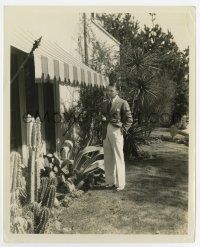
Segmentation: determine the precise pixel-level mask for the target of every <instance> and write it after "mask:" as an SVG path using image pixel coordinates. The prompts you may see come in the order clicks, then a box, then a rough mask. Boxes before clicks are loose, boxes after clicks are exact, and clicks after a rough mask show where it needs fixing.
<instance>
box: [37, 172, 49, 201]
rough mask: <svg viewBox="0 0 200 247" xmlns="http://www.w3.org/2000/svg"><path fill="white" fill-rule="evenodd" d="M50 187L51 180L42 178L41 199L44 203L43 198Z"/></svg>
mask: <svg viewBox="0 0 200 247" xmlns="http://www.w3.org/2000/svg"><path fill="white" fill-rule="evenodd" d="M48 185H49V178H47V177H43V178H41V184H40V198H39V200H40V201H43V198H44V195H45V192H46V190H47V188H48Z"/></svg>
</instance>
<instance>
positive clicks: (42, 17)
mask: <svg viewBox="0 0 200 247" xmlns="http://www.w3.org/2000/svg"><path fill="white" fill-rule="evenodd" d="M87 22H88V24H89V26H90V28H91V29H92V32H93V33H94V35H95V38H96V40H98V42H99V43H101V44H104V45H105V46H106V47H108V48H109V49H111V51H112V52H111V56H112V60H113V63H115V62H116V61H117V60H116V59H115V55H116V53H117V52H118V51H119V44H118V43H117V42H116V41H114V40H113V39H112V38H110V37H109V36H108V35H107V34H106V33H105V32H103V31H102V29H101V28H99V27H98V26H97V25H96V24H95V23H93V22H92V20H91V15H90V14H89V13H88V14H87ZM5 23H6V29H7V33H8V36H9V37H8V40H9V41H10V44H12V40H13V39H14V36H15V35H18V36H24V38H25V39H27V40H28V41H29V42H30V41H31V42H34V40H32V37H31V35H30V36H29V37H27V36H26V37H25V34H24V33H23V32H24V31H25V32H26V34H27V32H30V33H31V34H35V35H38V38H39V37H40V36H42V37H43V39H42V41H41V43H42V42H45V40H48V41H51V42H52V43H55V44H57V45H59V46H60V47H62V48H63V49H64V50H66V51H68V52H69V53H70V54H71V55H72V56H73V57H74V58H76V59H77V60H78V61H82V54H80V51H79V46H78V39H79V37H80V34H81V35H82V33H83V20H82V13H79V12H78V11H76V12H71V10H70V9H68V8H64V7H49V8H47V7H42V6H40V7H33V6H31V7H22V6H15V7H13V6H12V7H5ZM87 43H88V52H89V57H90V56H91V50H92V42H91V41H89V40H88V42H87ZM31 48H32V47H30V50H31ZM22 50H23V45H22ZM27 52H28V51H27ZM49 52H51V51H49ZM102 72H104V71H102ZM38 88H39V91H38V94H39V95H38V101H39V112H41V113H42V111H43V105H44V99H43V96H44V95H43V90H42V89H41V86H40V85H38ZM79 90H80V89H79V88H75V87H70V86H62V85H54V111H55V112H57V113H61V114H62V112H63V111H64V110H63V104H65V109H68V108H69V107H71V106H72V105H73V104H76V102H77V100H78V98H79ZM25 96H26V95H24V92H23V93H21V94H20V106H21V108H23V106H24V100H25ZM62 127H63V125H62V126H61V124H60V123H56V124H55V135H56V148H57V147H59V144H60V143H61V142H62V141H63V138H65V137H63V136H62ZM42 128H43V132H44V126H43V127H42ZM22 129H25V128H24V126H23V123H22ZM22 139H23V143H25V142H26V136H25V134H22ZM25 148H26V147H24V150H25Z"/></svg>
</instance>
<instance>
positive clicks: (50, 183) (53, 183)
mask: <svg viewBox="0 0 200 247" xmlns="http://www.w3.org/2000/svg"><path fill="white" fill-rule="evenodd" d="M49 185H54V186H57V178H56V177H51V178H49Z"/></svg>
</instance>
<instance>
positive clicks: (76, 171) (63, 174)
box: [43, 140, 104, 192]
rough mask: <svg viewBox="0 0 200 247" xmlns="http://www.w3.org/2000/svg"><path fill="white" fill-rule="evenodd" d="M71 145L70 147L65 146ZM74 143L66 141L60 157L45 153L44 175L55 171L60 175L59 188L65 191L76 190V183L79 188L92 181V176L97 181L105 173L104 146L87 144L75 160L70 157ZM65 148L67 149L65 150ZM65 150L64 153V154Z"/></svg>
mask: <svg viewBox="0 0 200 247" xmlns="http://www.w3.org/2000/svg"><path fill="white" fill-rule="evenodd" d="M68 146H70V149H68V148H67V149H66V150H67V151H68V153H67V154H66V150H65V147H68ZM72 149H73V144H72V142H70V141H68V140H67V141H65V145H64V146H63V147H62V148H61V155H60V157H58V155H57V154H56V153H54V154H48V155H45V156H44V158H45V164H46V165H45V168H46V169H45V172H44V173H43V176H48V174H49V173H50V172H54V173H55V174H56V176H57V177H58V181H59V182H58V184H59V188H60V187H61V190H62V191H63V189H64V188H63V186H64V187H65V189H64V191H68V192H72V191H74V185H75V186H78V188H80V187H82V186H83V185H86V184H88V183H91V178H92V179H93V178H94V177H95V178H94V179H93V180H95V181H97V180H98V176H100V177H101V178H102V176H103V175H102V174H103V173H104V160H103V148H102V147H97V146H87V147H85V148H84V149H83V150H80V151H78V152H77V154H76V155H75V158H74V160H72V159H69V157H70V156H71V153H73V150H72ZM64 150H65V151H64ZM63 152H64V154H63Z"/></svg>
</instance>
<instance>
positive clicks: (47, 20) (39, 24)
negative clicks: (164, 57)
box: [7, 6, 195, 50]
mask: <svg viewBox="0 0 200 247" xmlns="http://www.w3.org/2000/svg"><path fill="white" fill-rule="evenodd" d="M22 10H23V11H22ZM193 10H194V7H176V6H170V7H166V6H164V7H155V6H151V7H146V6H143V7H139V6H137V7H135V6H130V7H127V6H121V7H120V8H119V6H118V7H115V6H112V7H106V8H105V7H94V8H91V7H90V8H89V7H88V8H87V9H84V8H81V7H79V6H78V7H76V8H74V7H73V8H71V9H69V8H68V7H67V6H66V7H65V6H64V7H61V6H54V7H50V8H48V7H27V8H26V7H17V8H11V9H9V11H8V13H7V17H9V19H10V24H11V25H14V24H18V25H19V26H21V27H27V29H30V30H33V31H36V33H37V32H38V33H48V34H49V36H50V38H51V40H55V41H57V40H58V41H59V43H63V45H62V46H63V47H64V48H65V47H66V48H68V49H69V50H73V45H74V40H72V39H69V36H70V35H71V36H73V35H75V32H77V24H78V22H77V21H78V18H77V16H78V13H79V12H88V13H91V12H94V13H95V12H96V13H102V12H103V13H104V12H107V13H119V12H121V13H127V12H129V13H131V14H132V15H133V16H134V17H135V19H136V20H138V21H139V23H140V27H143V26H144V24H146V25H147V26H150V27H151V26H152V22H151V16H150V15H149V13H156V21H155V24H159V25H160V26H161V27H162V29H163V31H164V32H167V30H168V29H169V30H170V31H171V33H172V34H173V36H174V40H175V42H176V43H177V45H178V46H179V48H180V50H184V49H185V48H187V47H188V45H189V44H190V43H191V40H192V37H191V36H192V35H191V34H192V31H191V30H192V28H194V24H195V18H194V14H193ZM66 34H67V35H66Z"/></svg>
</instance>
